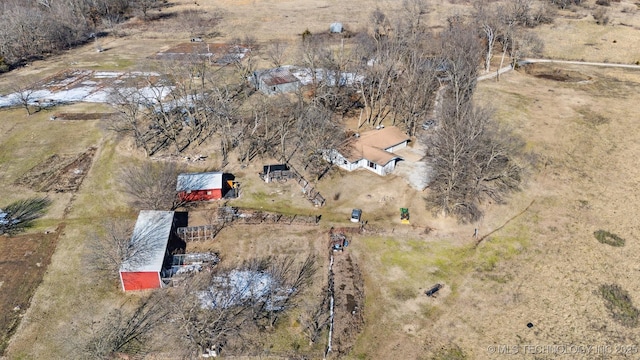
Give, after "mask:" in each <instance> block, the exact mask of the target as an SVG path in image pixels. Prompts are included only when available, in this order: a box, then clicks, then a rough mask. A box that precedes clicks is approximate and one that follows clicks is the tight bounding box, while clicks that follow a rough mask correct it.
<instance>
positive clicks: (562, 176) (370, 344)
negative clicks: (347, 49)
mask: <svg viewBox="0 0 640 360" xmlns="http://www.w3.org/2000/svg"><path fill="white" fill-rule="evenodd" d="M196 3H197V4H199V5H196ZM456 3H458V4H455V5H452V4H450V3H449V1H446V0H434V1H431V2H430V4H431V5H432V8H433V9H434V11H433V12H431V13H430V14H429V15H428V17H429V19H428V20H427V21H431V23H433V24H434V26H439V25H441V23H442V21H441V20H442V19H443V18H444V16H445V15H447V14H450V13H453V12H454V11H455V9H456V8H462V7H463V6H466V5H464V2H463V1H456ZM589 3H590V4H591V5H590V6H591V8H590V9H589V8H587V9H585V8H582V9H580V10H576V11H565V12H562V13H561V15H562V16H561V17H559V18H558V19H557V20H556V22H555V23H554V24H552V25H545V26H542V27H539V28H537V29H536V30H535V32H536V33H537V34H538V35H539V36H540V37H542V38H543V39H544V41H545V44H546V46H545V50H544V54H543V56H545V57H552V58H561V59H570V60H585V61H594V62H621V63H626V64H631V63H635V62H636V61H638V60H640V55H639V54H640V41H639V40H640V20H638V16H637V11H636V9H637V6H636V5H635V4H634V2H632V1H624V0H623V1H621V2H619V3H617V2H613V3H612V6H611V7H609V8H608V11H609V14H610V16H611V21H610V23H609V25H606V26H602V25H596V24H595V22H594V20H593V17H592V16H591V13H592V11H593V8H594V6H595V5H593V4H592V3H593V1H591V2H589ZM173 4H174V6H172V7H171V8H169V9H167V10H163V11H166V12H179V11H183V10H186V9H206V10H209V11H214V10H215V11H220V12H221V13H222V14H223V20H222V22H221V24H220V26H219V28H218V29H217V31H218V32H219V33H220V36H219V37H217V38H216V39H215V41H225V40H228V39H231V38H234V37H244V36H245V35H251V36H254V37H255V38H256V39H257V40H258V42H259V44H263V45H264V44H266V42H267V41H269V40H273V39H277V40H282V39H284V40H287V41H292V42H293V41H295V39H296V37H297V36H298V34H300V33H301V32H302V31H304V30H305V29H307V28H308V29H309V30H310V31H312V32H316V31H325V30H326V28H328V25H329V24H330V23H331V22H334V21H342V22H344V23H345V25H346V26H347V28H349V29H351V30H355V29H358V28H360V27H363V26H365V25H366V23H367V21H368V20H367V19H368V14H369V12H370V10H373V9H375V8H376V7H380V8H382V9H393V8H394V7H397V6H398V4H397V3H396V2H391V1H376V0H359V1H357V2H338V1H334V0H328V1H322V2H317V1H309V0H301V1H275V0H252V1H245V0H238V1H229V0H222V1H217V2H215V3H214V2H213V1H205V0H199V1H197V2H195V3H194V2H193V1H186V0H184V1H183V0H180V1H174V2H173ZM362 9H367V11H362ZM623 10H624V11H623ZM162 21H163V22H162V23H151V24H142V23H139V24H138V25H137V26H130V27H126V28H124V29H121V30H120V31H121V33H122V34H123V35H126V36H123V37H115V36H109V37H106V38H104V39H101V45H102V46H103V47H104V49H105V50H106V51H104V52H102V53H96V52H95V48H94V45H93V44H89V45H86V46H84V47H81V48H79V49H76V50H73V51H69V52H67V53H64V54H62V55H58V56H56V57H54V58H52V59H49V60H45V61H37V62H35V63H33V64H31V65H30V66H29V67H25V68H22V69H18V70H16V71H13V72H11V73H8V74H4V75H2V76H0V89H2V90H3V91H4V89H7V88H9V87H10V85H11V84H14V83H16V82H21V81H22V82H34V81H36V80H39V79H41V78H44V77H46V76H49V75H52V74H54V73H56V72H58V71H60V70H63V69H66V68H69V67H74V68H86V69H92V70H99V69H105V70H120V69H122V70H127V69H134V68H136V67H138V66H142V67H144V65H141V64H140V61H142V62H144V61H146V60H141V59H146V58H147V57H148V56H150V55H152V54H155V53H157V52H158V51H161V50H163V49H168V48H170V47H171V46H174V45H176V44H179V43H183V42H185V40H188V39H189V37H190V36H191V35H192V34H191V33H190V29H189V27H188V26H186V25H185V24H181V23H180V22H179V21H177V20H176V19H174V18H172V17H171V16H169V17H167V19H165V20H162ZM614 40H615V42H614ZM292 52H293V50H292ZM291 56H292V57H293V54H291ZM261 61H262V62H263V63H266V62H267V59H266V57H262V58H261ZM476 100H477V102H478V103H480V104H485V105H488V106H491V107H492V108H494V109H495V111H496V117H497V118H498V120H499V121H501V122H502V123H504V124H505V125H508V126H509V127H511V128H512V129H513V130H514V131H515V132H516V133H517V134H519V135H520V136H522V138H523V139H524V140H525V142H526V149H527V151H528V152H529V153H530V156H528V160H527V162H526V163H525V162H524V160H523V164H525V165H526V166H527V170H528V174H527V181H526V183H525V184H524V185H523V188H522V191H520V192H518V193H516V194H514V195H513V196H512V197H511V198H510V199H509V203H508V204H506V205H495V204H487V211H486V215H485V217H484V218H483V219H482V220H481V221H480V222H479V223H477V224H465V225H462V224H458V223H456V222H455V221H453V220H451V219H443V218H439V217H434V216H433V215H432V214H431V213H429V212H428V211H427V210H425V208H424V201H423V198H424V196H425V195H426V192H421V191H416V190H414V189H413V188H411V187H410V186H409V185H408V184H407V182H406V181H405V180H404V179H401V178H399V177H397V176H394V175H391V176H387V177H384V178H383V177H377V176H375V175H373V174H372V173H369V172H366V171H357V172H354V173H345V172H341V171H332V172H330V173H329V174H328V176H327V177H326V178H325V179H323V180H322V181H321V182H320V183H319V184H318V186H317V189H318V190H319V191H320V193H321V194H322V195H323V196H324V197H325V198H326V199H327V204H326V206H325V207H323V208H319V209H318V208H315V207H313V206H312V205H311V204H310V203H309V202H308V201H307V200H306V199H305V198H304V197H303V196H302V194H301V193H300V188H299V187H298V186H297V185H296V184H295V183H292V182H288V183H285V184H279V183H274V184H266V183H264V182H262V181H261V180H260V179H259V178H258V176H257V173H258V172H259V171H260V166H261V165H262V162H261V160H257V161H256V162H254V163H252V164H251V165H250V166H249V167H245V168H241V167H240V166H237V165H234V164H233V163H232V164H230V165H229V168H228V169H226V170H228V171H230V172H232V173H234V174H235V175H236V177H237V180H239V181H240V182H241V183H242V195H241V197H240V198H239V199H237V200H233V201H231V202H230V204H231V205H236V206H243V207H249V208H253V209H264V210H272V211H281V212H285V213H300V214H306V215H321V216H322V220H321V222H320V225H318V226H310V227H305V226H299V227H286V226H272V225H269V226H266V227H260V226H258V225H244V226H232V227H230V228H227V229H224V230H223V231H222V232H221V233H220V234H219V235H218V237H217V238H216V239H215V240H214V241H212V242H208V243H201V244H194V245H193V246H192V248H191V249H192V250H207V251H208V250H213V251H217V252H220V253H221V256H222V258H223V260H225V259H227V260H229V261H231V260H233V261H236V260H241V259H243V258H246V257H249V256H262V255H270V254H297V255H300V256H302V255H305V254H307V253H315V254H317V255H318V256H319V259H320V260H321V262H322V264H321V265H322V266H321V269H320V272H319V275H318V277H319V280H318V281H317V282H316V283H315V284H314V289H315V291H318V290H319V289H321V288H322V286H323V285H324V284H323V283H322V277H323V276H324V275H325V274H326V271H327V266H328V262H326V256H325V255H326V252H325V251H326V250H327V249H326V245H327V235H326V234H327V231H328V230H329V228H330V227H331V226H347V225H348V224H349V221H348V217H349V214H350V210H351V209H352V208H354V207H360V208H362V209H363V218H364V220H366V221H368V223H369V226H370V230H371V231H370V232H366V233H364V234H361V235H357V236H355V237H354V238H353V239H352V242H351V244H350V245H349V247H348V248H347V252H348V255H349V256H350V257H351V259H352V261H355V262H356V263H357V265H358V267H359V269H360V272H361V273H362V276H363V279H364V294H365V303H364V308H363V309H361V310H362V312H363V314H364V319H365V324H364V328H363V330H362V331H361V333H360V335H359V336H358V337H357V339H354V342H355V344H354V346H353V348H352V350H351V352H350V353H349V354H347V355H345V356H344V358H347V359H390V358H397V359H432V358H435V359H463V358H466V359H509V358H514V357H516V358H517V357H518V356H519V357H520V358H523V359H534V358H567V359H568V358H571V359H574V358H584V359H592V358H607V359H617V358H629V359H633V358H637V357H638V356H640V355H638V353H637V351H640V349H639V347H640V327H638V326H635V327H633V326H631V327H630V326H625V325H622V324H621V323H620V322H619V321H617V320H616V319H618V318H619V317H618V318H614V316H612V313H611V310H610V309H609V308H608V307H607V302H606V301H605V300H604V299H603V296H602V295H601V293H600V292H599V291H600V290H599V289H600V287H601V286H602V285H608V284H617V285H619V286H620V287H621V288H622V289H624V290H626V291H627V292H628V294H629V298H630V300H631V301H632V303H633V305H635V307H636V308H638V307H640V282H638V280H637V279H638V275H639V274H640V266H639V265H638V254H640V243H639V242H638V239H639V237H640V230H639V229H640V220H638V218H637V216H636V214H637V213H638V211H639V210H640V209H639V207H640V205H638V204H640V195H638V193H637V191H636V189H637V188H638V186H639V185H640V170H639V167H638V158H640V132H639V131H638V129H639V125H638V121H637V116H636V115H635V114H637V113H638V112H640V70H629V69H627V70H623V69H607V68H600V67H593V66H568V65H541V64H538V65H535V66H529V67H527V68H524V69H519V70H517V71H512V72H509V73H506V74H504V75H502V76H501V78H500V81H499V82H496V81H493V80H488V81H484V82H481V83H480V84H479V86H478V90H477V95H476ZM92 111H93V112H98V113H108V112H110V111H112V110H111V109H109V107H106V106H103V105H98V106H96V105H94V104H91V105H87V104H76V105H71V106H63V107H59V108H56V109H55V110H54V111H42V112H39V113H36V114H35V115H32V116H29V117H27V116H26V112H25V111H24V110H22V109H11V110H0V200H1V201H2V202H1V203H0V206H2V205H3V204H5V203H9V202H11V201H13V200H16V199H19V198H21V197H23V196H27V195H33V194H36V193H35V192H34V190H32V189H30V188H28V187H24V186H17V185H15V182H16V180H18V179H19V178H20V177H22V176H24V174H27V173H28V172H29V170H31V169H33V168H34V167H35V166H37V165H38V164H41V163H42V162H43V161H45V160H46V159H48V158H50V157H51V156H52V155H54V154H58V155H69V156H71V155H78V154H80V153H82V152H84V151H86V150H87V149H88V148H90V147H92V146H95V147H97V150H96V153H95V155H94V156H93V164H92V165H91V167H90V168H89V172H88V175H87V176H86V178H85V179H84V181H83V183H82V185H81V186H80V188H79V190H78V191H77V192H75V193H51V194H49V196H50V198H51V199H52V200H53V205H52V207H51V209H50V210H49V212H48V214H47V216H45V218H43V219H42V220H41V221H39V222H38V223H37V225H36V227H35V228H34V229H32V230H30V231H31V232H30V234H29V235H25V236H24V237H15V238H2V239H0V240H1V241H2V243H1V244H0V245H1V246H0V249H4V248H7V247H10V248H11V250H12V251H3V252H2V254H0V265H3V264H5V262H6V261H9V259H11V258H12V257H13V258H15V257H16V256H19V257H20V256H22V255H20V254H21V253H23V252H24V253H25V254H26V253H27V252H30V251H34V253H33V255H31V254H30V255H29V256H23V257H24V259H22V258H21V259H20V260H21V261H20V262H17V263H15V266H14V267H13V268H12V269H14V270H15V269H16V268H18V269H24V270H25V271H26V275H24V276H25V277H24V281H20V279H22V278H19V277H20V271H14V272H13V273H9V272H7V273H5V272H3V274H2V277H0V293H2V294H3V295H5V294H16V296H15V298H13V299H9V300H6V301H5V298H4V297H0V300H1V302H0V305H1V306H2V308H1V309H0V312H1V313H2V314H6V313H10V312H12V311H13V310H12V309H13V307H15V306H16V304H19V305H21V308H20V310H17V311H15V312H12V313H15V314H16V316H17V317H19V318H21V322H20V325H19V327H18V328H17V330H16V332H15V334H14V336H13V338H12V341H11V343H10V344H9V346H8V349H7V352H6V353H5V355H6V357H7V358H8V359H66V358H74V357H75V355H74V354H77V353H78V347H79V346H81V343H82V340H81V339H83V338H84V337H87V336H90V335H91V334H92V331H93V330H94V328H93V325H94V324H95V322H96V321H99V320H100V319H101V318H102V317H103V316H104V315H105V314H107V313H108V312H109V311H110V310H111V309H113V308H115V307H118V306H121V305H122V304H126V303H129V302H133V301H135V300H136V299H138V297H139V295H137V294H127V295H123V294H122V293H121V292H120V291H119V288H118V284H117V283H115V282H110V281H96V278H95V275H94V274H92V273H91V269H90V266H89V265H88V264H87V263H86V259H87V248H86V242H87V239H89V238H90V237H91V236H92V234H93V233H94V232H95V225H96V224H98V223H99V222H101V221H102V220H103V219H105V218H108V217H113V216H122V217H128V218H131V219H135V213H133V212H132V211H131V210H130V209H129V208H128V206H127V205H126V201H125V198H124V196H123V195H122V193H121V192H120V190H119V185H118V182H117V173H118V169H119V168H121V166H122V165H124V164H127V163H130V162H135V161H138V160H140V159H141V158H142V154H140V153H139V152H137V151H135V150H133V149H132V148H131V144H129V143H128V142H127V141H125V140H122V139H118V138H116V137H115V136H113V134H111V133H109V132H107V131H105V130H104V124H103V123H101V122H100V121H98V120H69V121H50V120H49V117H50V116H51V115H52V114H53V113H54V112H55V113H88V112H92ZM203 151H204V150H203ZM207 151H208V150H207ZM208 155H209V157H208V158H207V161H205V162H202V163H198V164H190V165H191V166H192V167H193V168H194V170H197V169H211V168H215V167H216V166H219V164H218V159H217V157H216V156H215V154H214V153H213V152H211V153H208ZM264 161H265V163H268V162H271V160H267V159H265V160H264ZM426 191H428V190H426ZM400 207H408V208H410V211H411V225H402V224H400V221H399V208H400ZM525 209H526V211H523V210H525ZM201 221H202V220H201ZM60 224H64V225H65V226H64V228H63V229H64V230H63V231H62V232H61V234H60V236H59V237H58V238H57V240H56V241H57V242H56V243H55V244H54V245H55V252H54V253H53V255H52V257H51V261H50V265H49V266H48V267H46V271H43V267H35V268H34V262H40V263H41V265H42V264H46V263H47V260H46V259H47V256H49V255H48V254H50V253H51V252H52V251H53V250H54V248H53V246H50V244H51V243H50V241H52V240H51V239H49V238H47V237H45V236H44V235H45V234H44V232H45V231H52V230H55V229H56V228H57V227H58V226H59V225H60ZM505 224H506V225H505ZM503 225H504V227H501V226H503ZM474 228H478V229H479V234H480V236H484V235H487V234H489V233H491V232H492V231H494V230H496V229H499V230H497V231H495V232H493V233H491V234H490V235H489V236H487V237H486V238H485V239H484V240H483V242H482V243H480V245H479V246H477V247H475V246H474V244H475V241H476V240H475V239H474V238H473V237H472V235H473V233H474ZM598 230H605V231H609V232H611V233H614V234H616V235H618V236H620V237H621V238H622V239H624V240H625V243H624V246H621V247H614V246H611V245H608V244H605V243H601V242H599V241H598V240H597V239H596V237H595V236H594V232H596V231H598ZM34 239H42V240H41V241H43V243H42V244H40V245H38V244H34V243H33V241H34ZM21 240H23V241H24V242H23V243H22V244H21V245H20V246H15V248H14V247H12V246H11V243H10V242H11V241H21ZM45 245H46V246H45ZM31 246H32V247H33V248H35V249H40V250H42V251H40V250H31ZM16 254H17V255H16ZM36 260H37V261H36ZM12 264H14V263H12ZM12 266H13V265H12ZM45 266H46V265H45ZM1 268H2V267H1V266H0V269H1ZM30 270H34V271H33V272H32V273H29V271H30ZM6 276H11V277H12V278H11V280H10V281H9V280H7V279H6V278H5V277H6ZM15 277H18V279H16V278H15ZM40 277H42V280H41V283H40V285H39V286H38V288H37V290H35V292H34V290H33V289H34V288H35V286H36V285H37V284H38V282H39V281H40ZM436 283H441V284H443V285H444V288H442V289H441V290H440V291H439V292H438V293H437V296H436V297H427V296H426V295H425V294H424V292H425V290H427V289H429V288H430V287H431V286H432V285H434V284H436ZM25 284H30V285H29V286H30V287H29V288H28V289H26V287H27V285H25ZM25 289H26V291H24V290H25ZM29 299H31V305H30V307H29V308H28V309H26V306H23V305H22V304H26V303H27V302H28V301H29ZM16 316H13V317H11V318H10V319H9V320H7V321H6V323H7V325H4V324H2V325H4V326H6V327H9V326H11V325H13V324H15V319H16ZM0 320H1V318H0ZM529 323H530V324H531V325H532V326H531V327H528V326H527V325H528V324H529ZM287 324H288V325H290V327H291V328H292V329H294V331H293V332H286V331H282V329H279V330H275V332H273V333H271V334H270V335H269V338H268V341H265V343H268V342H271V344H272V347H270V348H267V349H265V351H264V354H263V356H262V357H254V358H267V354H272V355H273V354H276V355H274V356H277V354H292V353H294V352H295V350H296V349H301V351H304V352H305V353H306V354H308V355H309V356H310V357H311V358H314V359H315V358H318V359H319V358H321V357H322V355H321V354H322V351H323V349H322V346H320V345H316V346H315V347H310V346H308V345H307V344H306V343H305V342H304V339H303V338H302V337H301V336H300V334H299V333H296V331H297V330H299V329H298V327H299V324H297V323H296V321H295V317H294V316H292V317H291V319H289V322H288V323H287ZM0 338H1V336H0ZM0 345H1V344H0ZM553 345H573V346H574V347H573V348H564V350H562V348H558V347H553ZM532 346H533V347H532ZM536 346H538V347H537V348H536ZM580 346H581V347H580ZM588 346H593V347H596V346H600V348H599V350H598V349H596V348H591V349H590V350H589V348H587V347H588ZM625 346H631V347H628V348H625ZM633 346H635V348H634V347H633ZM1 348H2V347H1V346H0V349H1ZM585 349H586V350H585ZM634 349H635V351H636V352H635V353H628V354H624V353H623V352H624V351H628V352H633V351H634ZM507 350H508V351H510V352H511V354H506V353H505V352H506V351H507ZM515 351H517V352H518V355H513V353H514V352H515ZM543 351H547V352H546V353H543ZM549 351H556V353H549ZM562 351H564V353H562ZM580 351H582V352H580ZM587 351H589V352H587ZM597 351H600V352H599V353H598V352H597ZM165 355H166V356H165V357H166V358H171V353H170V352H167V353H166V354H165ZM447 356H448V357H447ZM456 356H457V357H456Z"/></svg>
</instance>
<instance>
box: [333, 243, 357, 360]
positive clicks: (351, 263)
mask: <svg viewBox="0 0 640 360" xmlns="http://www.w3.org/2000/svg"><path fill="white" fill-rule="evenodd" d="M333 259H334V263H333V274H334V276H333V281H334V296H335V308H334V313H335V315H334V328H333V350H332V355H334V356H336V357H338V358H340V357H342V356H344V355H346V354H348V353H349V352H350V351H351V348H352V347H353V345H354V344H355V342H356V339H357V337H358V335H359V334H360V331H361V330H362V328H363V326H364V311H365V307H364V306H365V304H364V279H363V278H362V274H361V273H360V269H359V268H358V263H357V258H355V257H354V256H352V255H351V253H349V251H348V247H347V250H345V251H344V252H341V253H340V252H334V256H333Z"/></svg>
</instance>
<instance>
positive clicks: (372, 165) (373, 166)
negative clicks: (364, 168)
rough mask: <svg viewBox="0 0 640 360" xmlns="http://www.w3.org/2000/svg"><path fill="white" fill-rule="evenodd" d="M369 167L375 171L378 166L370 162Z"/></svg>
mask: <svg viewBox="0 0 640 360" xmlns="http://www.w3.org/2000/svg"><path fill="white" fill-rule="evenodd" d="M369 167H370V168H373V169H375V168H376V164H375V163H374V162H373V161H369Z"/></svg>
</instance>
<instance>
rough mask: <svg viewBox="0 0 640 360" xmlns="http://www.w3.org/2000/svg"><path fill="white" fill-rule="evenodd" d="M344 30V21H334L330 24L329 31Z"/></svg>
mask: <svg viewBox="0 0 640 360" xmlns="http://www.w3.org/2000/svg"><path fill="white" fill-rule="evenodd" d="M342 30H343V28H342V23H339V22H334V23H332V24H331V25H330V26H329V32H331V33H341V32H342Z"/></svg>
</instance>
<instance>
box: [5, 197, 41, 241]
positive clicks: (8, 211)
mask: <svg viewBox="0 0 640 360" xmlns="http://www.w3.org/2000/svg"><path fill="white" fill-rule="evenodd" d="M49 205H51V200H49V199H47V198H31V199H25V200H18V201H16V202H13V203H11V204H9V205H7V206H5V207H4V208H2V209H0V235H1V234H9V235H14V234H17V233H19V232H21V231H24V230H26V229H28V228H29V227H31V226H32V225H33V222H34V221H35V220H36V219H38V218H40V217H42V216H43V215H44V214H45V211H46V209H47V207H49Z"/></svg>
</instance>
